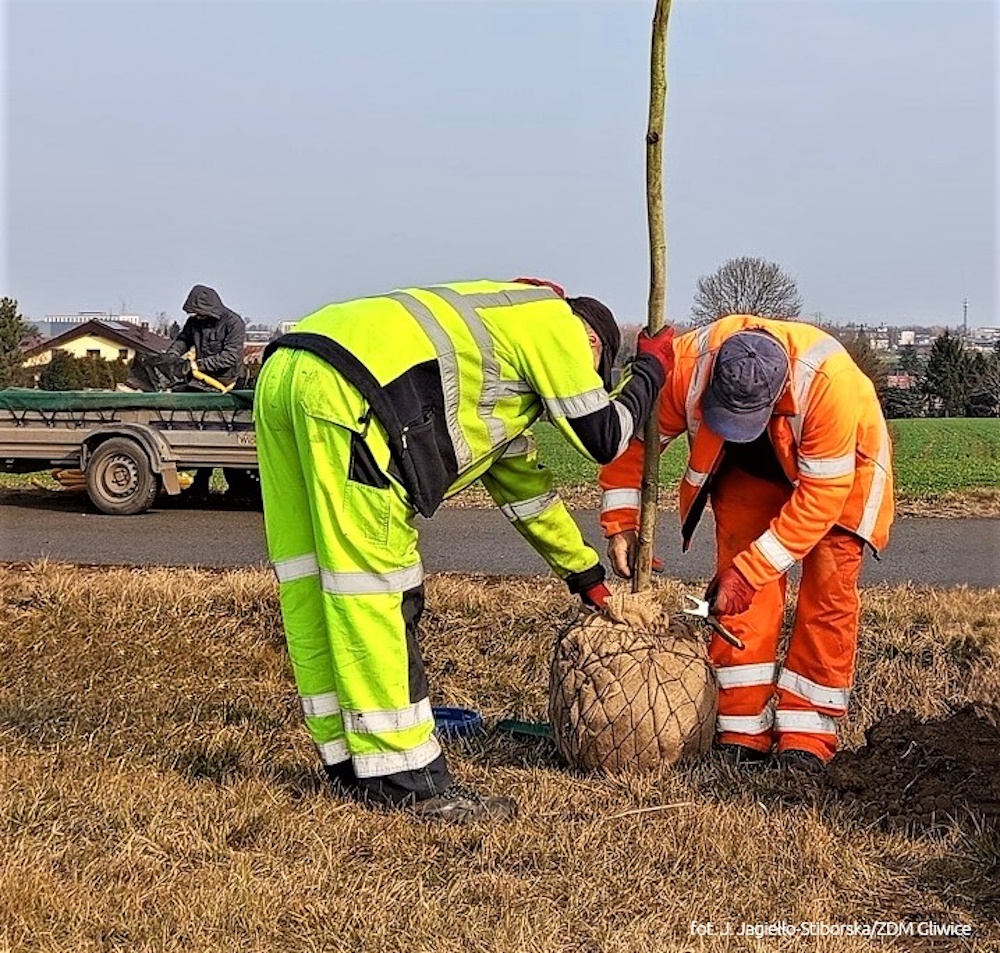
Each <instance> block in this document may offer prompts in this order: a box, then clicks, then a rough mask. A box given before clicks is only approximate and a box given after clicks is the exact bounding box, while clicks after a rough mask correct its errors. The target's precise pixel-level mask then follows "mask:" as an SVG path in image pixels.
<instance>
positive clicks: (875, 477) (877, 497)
mask: <svg viewBox="0 0 1000 953" xmlns="http://www.w3.org/2000/svg"><path fill="white" fill-rule="evenodd" d="M881 429H882V443H881V445H880V446H879V448H878V456H877V457H876V458H875V467H874V471H875V472H874V473H873V474H872V485H871V488H870V489H869V490H868V499H867V500H865V508H864V511H863V512H862V514H861V523H860V524H859V525H858V536H860V537H861V538H862V539H864V540H867V541H868V542H871V536H872V533H873V532H874V530H875V523H876V521H877V520H878V514H879V511H880V510H881V509H882V500H883V499H884V498H885V485H886V483H887V482H888V479H889V467H890V465H891V464H890V462H889V431H888V430H886V426H885V423H884V422H883V423H882V428H881Z"/></svg>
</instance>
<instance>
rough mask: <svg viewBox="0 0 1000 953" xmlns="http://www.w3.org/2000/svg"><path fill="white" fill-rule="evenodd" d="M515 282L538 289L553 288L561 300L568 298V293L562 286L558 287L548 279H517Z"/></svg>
mask: <svg viewBox="0 0 1000 953" xmlns="http://www.w3.org/2000/svg"><path fill="white" fill-rule="evenodd" d="M514 282H515V283H516V284H519V285H534V286H535V287H536V288H551V289H552V290H553V291H554V292H555V293H556V294H557V295H559V297H560V298H565V297H566V292H565V291H564V290H563V286H562V285H557V284H556V283H555V282H554V281H549V280H548V279H547V278H515V279H514Z"/></svg>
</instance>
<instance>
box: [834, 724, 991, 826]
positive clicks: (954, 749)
mask: <svg viewBox="0 0 1000 953" xmlns="http://www.w3.org/2000/svg"><path fill="white" fill-rule="evenodd" d="M865 741H866V743H865V746H864V747H863V748H860V749H858V750H857V751H843V752H841V753H840V754H838V755H837V756H836V757H835V758H834V759H833V761H832V762H831V763H830V767H829V769H828V772H827V782H828V784H830V785H831V786H832V787H833V788H834V789H835V790H837V791H839V792H840V793H842V794H844V795H847V796H850V797H853V798H855V799H857V800H858V801H860V802H861V803H862V804H864V810H865V816H866V817H867V818H869V819H870V820H872V821H880V822H882V824H883V825H884V826H886V827H888V828H891V829H896V830H913V831H928V830H934V829H935V828H942V827H945V826H947V825H949V824H951V823H958V824H960V825H963V826H972V827H984V826H985V827H992V828H996V827H997V826H998V825H1000V709H997V708H994V707H992V706H975V707H974V706H972V705H966V706H965V707H964V708H962V709H960V710H958V711H956V712H954V713H952V714H951V715H948V716H947V717H945V718H940V719H936V720H932V721H921V720H920V719H919V718H917V717H916V716H915V715H913V714H912V713H910V712H901V713H899V714H894V715H890V716H888V717H887V718H885V719H883V720H882V721H880V722H878V723H877V724H875V725H873V726H872V727H871V728H869V729H868V731H867V732H866V734H865Z"/></svg>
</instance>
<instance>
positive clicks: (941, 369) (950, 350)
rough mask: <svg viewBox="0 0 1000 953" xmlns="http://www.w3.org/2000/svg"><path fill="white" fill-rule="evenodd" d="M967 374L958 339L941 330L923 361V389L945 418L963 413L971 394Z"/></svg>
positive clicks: (968, 365) (968, 366) (969, 369)
mask: <svg viewBox="0 0 1000 953" xmlns="http://www.w3.org/2000/svg"><path fill="white" fill-rule="evenodd" d="M971 372H972V367H971V366H970V364H969V362H968V360H967V359H966V355H965V350H964V349H963V347H962V342H961V340H960V339H959V338H957V337H956V336H955V335H953V334H952V333H951V332H950V331H945V332H944V334H942V335H940V336H939V337H938V338H936V339H935V341H934V346H933V347H932V348H931V353H930V357H929V358H928V359H927V372H926V375H925V377H924V390H925V392H926V393H927V395H928V396H929V397H930V398H931V399H932V400H933V401H934V402H935V403H936V404H937V406H938V407H939V409H940V410H941V412H942V414H943V415H944V416H945V417H960V416H961V415H962V413H963V412H964V410H965V401H966V398H967V397H968V396H969V394H970V393H971V391H972V387H971V381H970V375H971Z"/></svg>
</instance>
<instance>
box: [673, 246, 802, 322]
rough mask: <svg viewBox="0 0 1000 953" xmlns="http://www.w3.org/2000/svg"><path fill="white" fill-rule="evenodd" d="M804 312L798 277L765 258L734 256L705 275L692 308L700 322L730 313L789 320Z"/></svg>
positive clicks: (701, 279)
mask: <svg viewBox="0 0 1000 953" xmlns="http://www.w3.org/2000/svg"><path fill="white" fill-rule="evenodd" d="M801 313H802V298H801V296H800V295H799V288H798V285H797V284H796V283H795V279H794V278H791V277H790V276H788V275H786V274H785V273H784V272H783V271H782V270H781V268H779V267H778V265H776V264H775V263H774V262H773V261H765V260H764V259H763V258H730V259H729V261H727V262H725V264H723V265H720V266H719V268H718V269H717V270H716V271H715V272H713V273H712V274H711V275H702V276H701V277H700V278H699V279H698V290H697V291H696V292H695V296H694V305H693V306H692V308H691V316H692V318H693V320H694V323H695V324H696V325H698V326H701V325H703V324H709V323H710V322H712V321H716V320H718V319H719V318H724V317H725V316H726V315H727V314H756V315H759V316H760V317H762V318H777V319H779V320H785V321H787V320H788V319H790V318H797V317H798V316H799V315H800V314H801Z"/></svg>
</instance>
